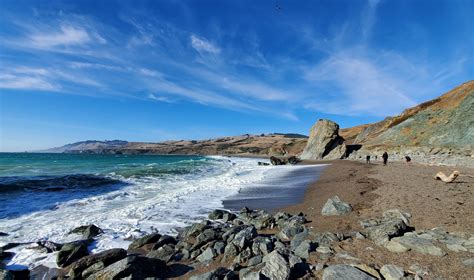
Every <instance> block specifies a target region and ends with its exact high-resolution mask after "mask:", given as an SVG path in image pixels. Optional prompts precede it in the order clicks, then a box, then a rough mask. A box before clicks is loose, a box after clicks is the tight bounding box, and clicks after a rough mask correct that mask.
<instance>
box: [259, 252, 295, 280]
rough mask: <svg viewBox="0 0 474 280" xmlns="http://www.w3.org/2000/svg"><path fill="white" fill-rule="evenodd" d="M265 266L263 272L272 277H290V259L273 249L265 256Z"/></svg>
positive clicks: (279, 278)
mask: <svg viewBox="0 0 474 280" xmlns="http://www.w3.org/2000/svg"><path fill="white" fill-rule="evenodd" d="M263 263H265V266H264V267H263V269H262V271H261V273H262V274H263V275H265V276H266V277H268V278H270V279H276V280H282V279H289V278H290V267H289V263H288V261H287V260H286V259H285V258H284V257H283V256H282V255H280V253H278V251H276V250H275V251H273V252H271V253H270V254H268V255H266V256H265V257H263Z"/></svg>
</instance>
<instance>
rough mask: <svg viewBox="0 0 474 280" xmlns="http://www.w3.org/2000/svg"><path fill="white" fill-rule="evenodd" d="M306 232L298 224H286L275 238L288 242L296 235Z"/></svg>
mask: <svg viewBox="0 0 474 280" xmlns="http://www.w3.org/2000/svg"><path fill="white" fill-rule="evenodd" d="M304 231H306V228H305V227H304V226H303V225H300V224H287V225H286V226H285V227H284V228H283V229H282V230H281V231H280V232H279V233H278V234H277V237H278V238H279V239H280V240H283V241H290V240H291V239H293V238H294V237H295V236H296V235H297V234H299V233H302V232H304Z"/></svg>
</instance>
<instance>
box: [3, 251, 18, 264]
mask: <svg viewBox="0 0 474 280" xmlns="http://www.w3.org/2000/svg"><path fill="white" fill-rule="evenodd" d="M14 255H15V254H14V253H12V252H5V251H3V249H0V261H2V260H5V259H10V258H12V257H13V256H14ZM0 263H1V262H0Z"/></svg>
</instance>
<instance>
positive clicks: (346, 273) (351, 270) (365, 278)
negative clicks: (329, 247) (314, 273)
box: [323, 264, 376, 280]
mask: <svg viewBox="0 0 474 280" xmlns="http://www.w3.org/2000/svg"><path fill="white" fill-rule="evenodd" d="M339 279H346V280H372V279H376V278H375V277H372V276H370V275H369V274H367V273H365V272H362V271H361V270H359V269H357V268H355V267H353V266H351V265H346V264H337V265H331V266H328V267H327V268H325V269H324V272H323V280H339Z"/></svg>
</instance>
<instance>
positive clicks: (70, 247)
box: [56, 241, 89, 267]
mask: <svg viewBox="0 0 474 280" xmlns="http://www.w3.org/2000/svg"><path fill="white" fill-rule="evenodd" d="M88 254H89V251H88V250H87V243H86V242H84V241H77V242H71V243H67V244H64V245H63V246H62V247H61V250H60V251H59V252H58V255H57V258H56V262H57V264H58V266H59V267H65V266H68V265H70V264H71V263H73V262H75V261H77V260H78V259H80V258H82V257H85V256H87V255H88Z"/></svg>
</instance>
